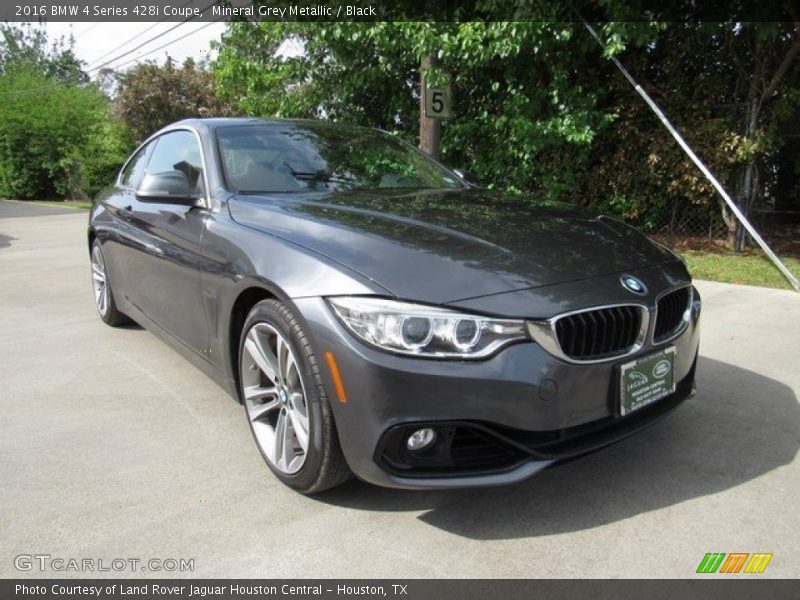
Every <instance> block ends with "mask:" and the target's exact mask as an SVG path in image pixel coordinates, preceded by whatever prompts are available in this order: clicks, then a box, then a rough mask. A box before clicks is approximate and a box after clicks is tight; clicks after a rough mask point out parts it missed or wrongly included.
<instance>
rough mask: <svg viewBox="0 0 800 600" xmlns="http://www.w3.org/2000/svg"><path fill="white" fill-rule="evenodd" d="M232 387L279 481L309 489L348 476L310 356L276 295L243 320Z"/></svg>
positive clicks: (302, 334)
mask: <svg viewBox="0 0 800 600" xmlns="http://www.w3.org/2000/svg"><path fill="white" fill-rule="evenodd" d="M239 393H240V394H241V398H242V400H243V402H244V406H245V413H246V415H247V420H248V423H249V424H250V430H251V431H252V433H253V437H254V439H255V441H256V445H257V446H258V449H259V451H260V452H261V455H262V457H263V458H264V460H265V461H266V463H267V465H268V466H269V468H270V469H271V470H272V472H273V473H274V474H275V476H276V477H278V479H280V480H281V481H282V482H283V483H284V484H286V485H288V486H289V487H291V488H293V489H295V490H297V491H299V492H301V493H304V494H313V493H316V492H321V491H323V490H326V489H329V488H332V487H334V486H336V485H339V484H340V483H343V482H344V481H346V480H347V479H349V477H350V470H349V468H348V466H347V463H346V462H345V459H344V456H343V454H342V451H341V448H340V447H339V438H338V435H337V432H336V425H335V423H334V421H333V414H332V412H331V407H330V404H329V403H328V397H327V394H326V393H325V389H324V387H323V384H322V378H321V376H320V372H319V364H318V362H317V358H316V356H315V355H314V352H313V351H312V349H311V345H310V344H309V342H308V338H307V337H306V334H305V332H304V331H303V329H302V327H301V326H300V323H299V321H298V320H297V317H295V315H294V314H293V313H292V312H291V310H289V308H288V307H286V306H285V305H284V304H282V303H280V302H278V301H277V300H264V301H262V302H259V303H258V304H256V305H255V306H254V307H253V309H252V310H251V311H250V314H249V315H248V317H247V320H246V321H245V324H244V327H243V329H242V336H241V339H240V343H239Z"/></svg>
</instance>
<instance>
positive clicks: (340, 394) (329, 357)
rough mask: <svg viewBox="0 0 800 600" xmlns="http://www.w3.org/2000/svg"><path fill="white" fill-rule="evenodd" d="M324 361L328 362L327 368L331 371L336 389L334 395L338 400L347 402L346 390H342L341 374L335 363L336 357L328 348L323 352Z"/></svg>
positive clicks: (343, 402)
mask: <svg viewBox="0 0 800 600" xmlns="http://www.w3.org/2000/svg"><path fill="white" fill-rule="evenodd" d="M325 362H326V363H328V369H330V371H331V378H332V379H333V387H334V389H335V390H336V396H337V398H339V402H341V403H342V404H347V392H346V391H345V390H344V383H343V382H342V374H341V373H339V365H337V364H336V357H334V356H333V352H331V351H330V350H328V351H326V352H325Z"/></svg>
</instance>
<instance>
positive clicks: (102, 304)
mask: <svg viewBox="0 0 800 600" xmlns="http://www.w3.org/2000/svg"><path fill="white" fill-rule="evenodd" d="M91 261H92V291H93V292H94V303H95V306H96V307H97V312H98V314H99V315H100V318H101V319H103V322H104V323H106V324H107V325H111V327H118V326H119V325H124V324H125V323H127V322H129V321H130V319H128V317H127V316H125V315H124V314H123V313H121V312H120V311H118V310H117V304H116V302H114V292H113V291H112V290H111V282H110V281H109V279H108V269H107V268H106V260H105V257H104V256H103V249H102V248H101V247H100V242H98V241H97V240H95V241H94V243H92V255H91Z"/></svg>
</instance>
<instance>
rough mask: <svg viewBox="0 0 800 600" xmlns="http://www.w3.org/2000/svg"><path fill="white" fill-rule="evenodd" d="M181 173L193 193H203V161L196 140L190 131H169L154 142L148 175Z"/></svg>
mask: <svg viewBox="0 0 800 600" xmlns="http://www.w3.org/2000/svg"><path fill="white" fill-rule="evenodd" d="M165 171H182V172H183V173H184V174H185V175H186V178H187V179H188V180H189V189H191V190H192V192H193V193H196V194H202V193H203V159H202V156H201V154H200V146H199V145H198V143H197V138H196V137H195V136H194V134H193V133H192V132H191V131H171V132H170V133H165V134H164V135H162V136H161V137H159V138H158V139H157V140H156V146H155V148H154V149H153V153H152V155H151V157H150V162H149V163H148V165H147V172H148V173H151V174H153V173H164V172H165Z"/></svg>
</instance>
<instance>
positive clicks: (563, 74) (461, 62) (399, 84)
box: [213, 22, 655, 198]
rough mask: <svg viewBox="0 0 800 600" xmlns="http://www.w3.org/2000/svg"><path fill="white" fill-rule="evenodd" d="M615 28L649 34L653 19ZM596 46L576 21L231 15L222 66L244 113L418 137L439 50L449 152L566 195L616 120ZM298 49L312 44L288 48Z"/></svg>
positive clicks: (495, 181) (507, 178)
mask: <svg viewBox="0 0 800 600" xmlns="http://www.w3.org/2000/svg"><path fill="white" fill-rule="evenodd" d="M615 31H617V35H618V36H621V35H622V33H624V32H630V31H635V32H636V34H637V35H638V36H639V38H641V39H642V40H649V39H650V38H651V36H652V35H653V32H654V31H655V28H653V27H651V26H650V25H648V24H627V26H626V27H621V26H618V27H617V28H616V30H615ZM593 44H595V42H594V41H593V40H592V39H591V38H589V37H588V36H586V35H585V33H583V31H582V29H580V26H579V25H578V24H575V23H571V22H566V23H543V22H517V23H514V22H510V23H484V22H470V23H423V22H410V23H346V24H339V23H268V22H264V23H260V24H256V25H253V24H249V23H232V24H231V25H229V28H228V31H227V33H226V34H225V36H224V38H223V41H222V44H221V46H220V52H219V57H218V59H217V60H216V61H215V62H214V63H213V68H214V71H215V73H216V75H217V83H218V87H219V90H220V93H221V94H222V95H224V96H225V97H227V98H228V99H229V100H230V101H231V102H234V103H235V105H236V106H237V108H239V109H240V110H241V111H242V112H245V113H248V114H255V115H263V116H278V117H325V118H330V119H335V120H345V121H348V122H352V123H357V124H364V125H370V126H377V127H381V128H384V129H388V130H392V131H395V132H396V133H399V134H400V135H402V136H403V137H405V138H407V139H408V140H410V141H413V140H414V139H415V137H416V132H417V126H418V120H419V82H420V67H419V65H420V60H421V58H422V57H423V56H425V55H428V54H431V53H432V54H434V55H435V57H436V62H437V67H436V68H435V69H433V70H431V72H430V73H427V74H426V76H427V77H428V78H429V79H430V80H431V82H432V83H437V82H440V81H444V80H445V79H449V80H450V81H451V83H452V86H453V95H454V97H455V98H456V99H457V101H456V105H455V110H456V117H455V118H454V119H453V120H452V121H449V122H447V123H446V124H445V126H444V128H443V139H442V146H443V157H444V160H445V161H446V162H448V163H450V164H453V165H457V166H467V167H468V168H469V169H470V170H471V171H472V172H473V173H475V175H476V176H477V177H478V178H479V179H481V180H483V181H485V182H489V184H490V186H497V187H503V188H505V189H511V190H519V191H534V190H535V191H537V192H540V193H541V194H542V195H544V196H546V197H548V198H558V197H562V196H564V195H566V194H568V193H569V191H570V190H571V189H573V188H574V187H575V186H576V173H577V170H576V169H579V168H580V166H581V164H585V163H586V161H587V160H588V157H589V152H588V149H589V148H590V147H591V144H592V142H593V140H594V139H595V137H596V136H597V134H598V133H599V132H601V131H603V130H604V129H606V128H608V127H609V126H610V125H611V124H612V123H613V122H614V120H615V117H616V114H615V112H614V111H613V110H609V109H604V108H603V107H602V106H600V103H599V100H600V98H602V96H603V94H604V92H605V83H604V81H603V78H602V77H598V76H597V75H596V71H597V67H598V65H599V64H600V63H601V62H602V61H603V59H602V57H601V56H600V55H599V53H598V52H596V51H595V50H594V46H593ZM291 46H295V47H300V48H302V51H301V52H299V53H297V52H296V53H295V55H290V56H287V55H286V52H285V49H286V48H287V47H291ZM279 50H284V52H279ZM574 73H583V74H584V75H585V76H584V77H581V78H580V80H576V78H575V77H574V76H573V74H574ZM559 163H563V164H559ZM564 165H570V166H571V167H572V168H571V169H565V168H562V167H563V166H564Z"/></svg>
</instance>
